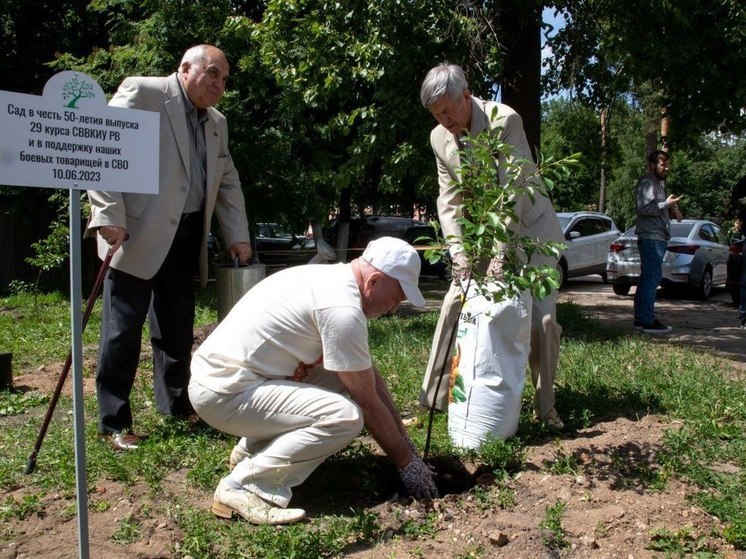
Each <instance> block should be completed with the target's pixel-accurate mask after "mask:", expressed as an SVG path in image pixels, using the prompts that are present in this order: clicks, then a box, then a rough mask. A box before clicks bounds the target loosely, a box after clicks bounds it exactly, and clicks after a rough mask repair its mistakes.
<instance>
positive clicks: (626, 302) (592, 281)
mask: <svg viewBox="0 0 746 559" xmlns="http://www.w3.org/2000/svg"><path fill="white" fill-rule="evenodd" d="M634 294H635V288H634V287H633V288H632V289H631V290H630V293H629V295H615V294H614V292H613V291H612V289H611V285H606V284H604V283H603V282H602V281H601V278H600V276H586V277H582V278H576V279H571V280H569V281H568V284H567V286H566V287H564V288H563V289H562V290H561V291H560V298H559V300H560V302H563V301H572V302H573V303H576V304H578V305H580V306H582V307H583V309H584V311H585V312H586V314H587V315H588V316H591V317H593V318H595V319H597V320H598V321H599V322H601V323H602V324H607V325H613V326H615V327H619V328H622V329H628V330H630V331H632V330H633V328H632V306H633V297H634ZM655 306H656V313H657V314H658V316H659V318H660V319H661V321H662V322H663V323H665V324H668V325H670V326H672V327H673V332H672V333H671V334H669V335H666V336H657V337H658V338H661V340H662V341H666V342H673V343H677V344H685V345H687V346H694V347H701V348H702V349H704V350H708V351H714V352H716V353H719V354H721V355H723V356H725V357H728V358H729V359H731V360H733V361H734V362H735V363H736V364H737V365H738V366H739V367H742V368H746V330H741V329H740V327H739V322H738V312H737V310H736V309H735V308H734V306H733V303H732V302H731V299H730V295H729V294H728V293H727V292H726V291H725V290H724V289H718V290H715V292H714V293H713V295H711V296H710V298H709V299H707V301H697V300H696V299H693V298H690V297H689V296H687V295H671V296H666V295H665V294H664V293H662V292H661V291H660V290H659V292H658V299H657V301H656V305H655Z"/></svg>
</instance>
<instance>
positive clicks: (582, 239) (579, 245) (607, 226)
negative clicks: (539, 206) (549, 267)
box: [557, 212, 621, 285]
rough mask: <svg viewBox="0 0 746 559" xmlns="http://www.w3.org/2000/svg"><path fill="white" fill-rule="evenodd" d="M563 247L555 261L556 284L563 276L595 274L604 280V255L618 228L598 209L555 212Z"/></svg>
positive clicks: (617, 233)
mask: <svg viewBox="0 0 746 559" xmlns="http://www.w3.org/2000/svg"><path fill="white" fill-rule="evenodd" d="M557 218H558V219H559V222H560V226H561V227H562V232H563V233H564V234H565V244H566V245H567V248H566V249H565V250H564V251H563V253H562V256H561V257H560V260H559V263H558V264H557V271H558V272H559V274H560V285H563V284H564V283H565V281H566V280H567V278H574V277H578V276H587V275H590V274H599V275H600V276H601V278H602V279H603V280H604V283H605V282H606V256H607V255H608V253H609V246H611V243H613V242H614V241H615V240H616V239H617V237H619V235H621V231H619V229H617V226H616V225H615V224H614V221H613V220H612V219H611V218H610V217H609V216H608V215H606V214H603V213H600V212H558V213H557Z"/></svg>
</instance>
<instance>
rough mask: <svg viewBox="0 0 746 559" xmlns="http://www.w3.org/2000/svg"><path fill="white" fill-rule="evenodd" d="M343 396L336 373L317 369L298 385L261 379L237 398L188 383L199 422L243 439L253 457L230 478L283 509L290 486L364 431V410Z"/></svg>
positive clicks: (241, 464)
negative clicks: (202, 421)
mask: <svg viewBox="0 0 746 559" xmlns="http://www.w3.org/2000/svg"><path fill="white" fill-rule="evenodd" d="M342 392H343V387H342V383H341V382H340V381H339V377H338V376H337V374H336V373H334V372H330V371H326V370H324V369H322V368H321V367H317V368H316V369H314V370H312V371H311V372H310V373H309V375H308V377H307V378H306V380H305V381H304V382H302V383H301V382H295V381H291V380H276V379H262V380H258V381H257V382H256V384H254V385H252V386H251V388H250V389H248V390H246V391H245V392H240V393H238V394H221V393H218V392H213V391H212V390H210V389H208V388H205V387H203V386H202V385H200V384H198V383H197V382H195V381H192V382H191V383H190V385H189V398H190V400H191V402H192V405H193V406H194V409H195V411H196V412H197V413H198V414H199V416H200V418H202V419H203V420H204V421H205V422H206V423H208V424H209V425H211V426H212V427H214V428H216V429H219V430H221V431H224V432H225V433H229V434H231V435H236V436H238V437H244V438H245V439H246V448H247V449H248V450H249V452H250V453H251V454H252V455H251V456H250V457H249V458H246V459H244V460H243V461H241V462H240V463H239V464H238V465H237V466H236V467H235V468H234V470H233V472H231V474H230V475H229V476H228V477H229V478H230V479H231V480H233V481H235V482H236V483H239V484H241V485H242V486H243V487H244V488H245V489H246V490H248V491H251V492H252V493H256V494H257V495H259V496H260V497H262V498H263V499H265V500H267V501H270V502H272V503H275V504H276V505H278V506H281V507H287V505H288V503H289V502H290V498H291V497H292V488H293V487H295V486H296V485H300V484H301V483H303V481H305V479H306V478H307V477H308V476H309V475H311V473H312V472H313V471H314V470H315V469H316V468H317V467H318V466H319V464H321V463H322V462H323V461H324V460H326V458H328V457H329V456H331V455H332V454H334V453H335V452H338V451H340V450H342V449H343V448H345V447H346V446H347V445H348V444H349V443H350V442H351V441H352V440H353V439H354V438H355V437H356V436H357V435H358V434H359V433H360V431H361V430H362V428H363V423H364V422H363V414H362V411H361V410H360V408H359V407H358V405H357V404H356V403H355V402H353V401H352V400H350V399H349V398H347V397H346V396H344V395H343V394H342Z"/></svg>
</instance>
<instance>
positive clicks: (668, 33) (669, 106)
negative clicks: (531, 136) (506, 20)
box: [546, 0, 746, 140]
mask: <svg viewBox="0 0 746 559" xmlns="http://www.w3.org/2000/svg"><path fill="white" fill-rule="evenodd" d="M554 6H555V7H556V8H557V9H558V10H560V11H566V14H567V15H566V18H565V20H566V24H565V26H564V28H563V29H561V30H559V31H558V32H557V34H556V35H555V36H554V37H553V38H552V39H550V41H549V46H550V47H551V51H552V61H550V62H548V63H546V66H547V67H548V72H547V78H546V83H548V84H551V87H552V88H554V89H555V90H556V89H557V88H563V87H565V88H570V87H571V88H573V89H574V91H575V93H576V94H577V95H578V97H579V98H580V99H581V100H582V101H584V102H586V103H590V104H591V105H592V106H594V107H595V108H597V109H600V108H602V107H610V106H611V105H612V104H613V100H614V99H615V98H616V97H617V96H619V95H624V94H627V93H630V92H631V93H635V94H637V95H638V96H640V97H641V98H645V100H646V103H647V104H648V106H649V107H650V108H651V115H652V114H656V115H657V116H656V117H655V118H656V119H659V118H660V115H661V112H660V111H661V109H665V110H666V112H667V114H669V115H670V116H671V118H672V123H673V126H672V130H671V136H672V137H671V138H669V140H671V139H672V138H676V139H679V140H683V139H686V138H691V137H693V136H698V135H699V134H701V133H703V132H705V133H706V132H709V131H711V130H716V129H720V130H730V131H732V132H735V133H739V132H741V131H742V130H744V127H745V126H746V115H744V113H743V111H742V110H741V108H742V107H743V106H744V105H745V104H746V83H744V80H743V79H742V78H741V68H743V67H744V66H746V49H744V48H743V46H744V40H746V37H745V36H744V33H743V29H745V28H746V10H744V9H743V6H742V4H741V3H740V2H739V1H738V0H717V1H714V2H701V1H697V0H692V1H688V2H685V3H678V4H674V3H671V2H668V1H667V0H655V1H653V2H643V1H641V0H634V1H630V2H616V1H614V0H593V1H588V2H578V1H576V0H561V1H557V2H554ZM723 53H725V54H723Z"/></svg>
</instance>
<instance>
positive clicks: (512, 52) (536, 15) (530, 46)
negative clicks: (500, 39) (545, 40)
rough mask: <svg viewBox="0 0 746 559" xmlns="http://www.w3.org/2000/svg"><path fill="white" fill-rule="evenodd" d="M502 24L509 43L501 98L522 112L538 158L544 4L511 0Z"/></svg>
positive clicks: (502, 79) (505, 9)
mask: <svg viewBox="0 0 746 559" xmlns="http://www.w3.org/2000/svg"><path fill="white" fill-rule="evenodd" d="M526 4H528V5H526ZM500 28H501V30H502V34H503V36H505V38H506V39H505V44H506V45H507V52H506V54H505V66H504V69H503V73H502V75H501V76H500V100H501V101H502V102H503V103H505V104H506V105H509V106H510V107H512V108H513V109H515V111H516V112H517V113H518V114H519V115H521V118H522V119H523V128H524V130H525V131H526V138H527V139H528V144H529V146H530V147H531V153H532V154H533V156H534V159H536V151H537V149H538V148H539V146H540V145H541V6H540V5H534V2H527V3H525V4H524V3H518V2H516V3H508V5H506V6H505V7H504V9H503V11H502V12H501V13H500Z"/></svg>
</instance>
